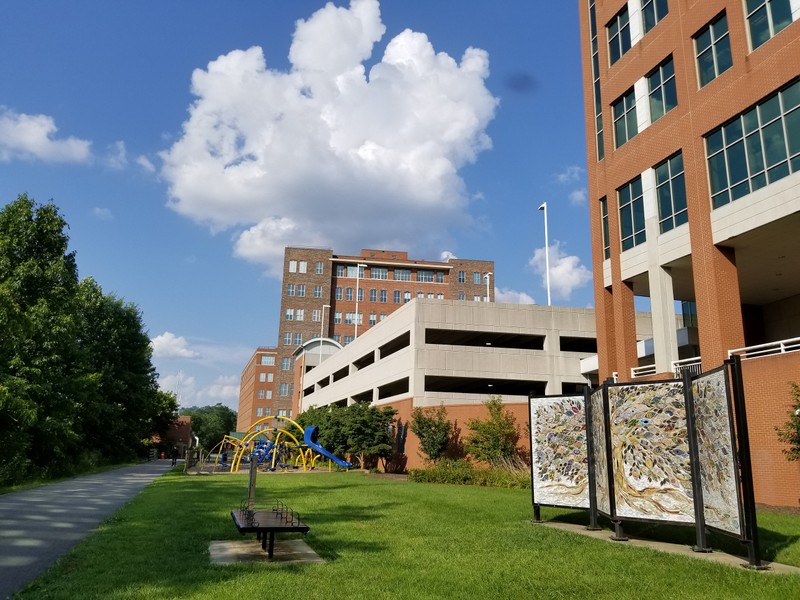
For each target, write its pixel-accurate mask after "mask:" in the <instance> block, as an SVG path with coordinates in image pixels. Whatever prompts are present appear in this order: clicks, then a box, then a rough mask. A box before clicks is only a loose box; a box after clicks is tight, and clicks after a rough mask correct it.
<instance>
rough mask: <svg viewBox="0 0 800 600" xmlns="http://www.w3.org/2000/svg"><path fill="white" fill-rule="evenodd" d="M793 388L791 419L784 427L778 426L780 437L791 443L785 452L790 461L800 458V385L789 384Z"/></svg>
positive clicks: (783, 440) (781, 439)
mask: <svg viewBox="0 0 800 600" xmlns="http://www.w3.org/2000/svg"><path fill="white" fill-rule="evenodd" d="M789 385H790V386H791V388H792V407H791V408H790V409H789V420H788V421H787V422H786V423H784V425H783V427H776V428H775V429H776V430H777V431H778V439H779V440H780V441H782V442H785V443H787V444H789V447H788V448H784V450H783V453H784V454H785V455H786V459H787V460H790V461H795V460H800V385H798V384H796V383H790V384H789Z"/></svg>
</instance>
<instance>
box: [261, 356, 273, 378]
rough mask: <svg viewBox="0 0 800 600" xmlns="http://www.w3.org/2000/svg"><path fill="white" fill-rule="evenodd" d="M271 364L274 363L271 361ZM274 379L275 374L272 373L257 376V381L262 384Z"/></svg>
mask: <svg viewBox="0 0 800 600" xmlns="http://www.w3.org/2000/svg"><path fill="white" fill-rule="evenodd" d="M273 358H274V357H273ZM273 363H274V361H273ZM274 378H275V374H274V373H259V374H258V380H259V381H260V382H261V383H264V382H265V381H272V380H273V379H274Z"/></svg>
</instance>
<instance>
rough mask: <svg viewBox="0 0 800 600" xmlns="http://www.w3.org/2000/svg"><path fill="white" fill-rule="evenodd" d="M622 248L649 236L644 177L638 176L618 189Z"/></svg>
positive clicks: (634, 244)
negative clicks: (646, 233)
mask: <svg viewBox="0 0 800 600" xmlns="http://www.w3.org/2000/svg"><path fill="white" fill-rule="evenodd" d="M617 194H618V196H619V221H620V236H621V242H622V250H623V251H625V250H629V249H630V248H633V247H634V246H638V245H639V244H641V243H643V242H644V241H645V240H646V239H647V238H646V236H645V230H644V198H643V196H642V178H641V177H637V178H636V179H634V180H633V181H631V182H630V183H629V184H627V185H625V186H623V187H621V188H620V189H619V190H617Z"/></svg>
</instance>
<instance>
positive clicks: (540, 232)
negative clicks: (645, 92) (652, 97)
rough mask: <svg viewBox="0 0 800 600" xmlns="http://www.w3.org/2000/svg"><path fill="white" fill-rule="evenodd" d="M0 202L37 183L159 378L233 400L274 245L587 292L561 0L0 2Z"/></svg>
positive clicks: (574, 12)
mask: <svg viewBox="0 0 800 600" xmlns="http://www.w3.org/2000/svg"><path fill="white" fill-rule="evenodd" d="M3 12H4V18H3V19H2V20H0V202H2V204H3V205H5V204H7V203H9V202H12V201H13V200H15V199H16V198H17V197H18V196H19V195H20V194H22V193H27V194H28V196H29V197H30V198H33V199H35V200H36V201H38V202H40V203H45V202H48V201H50V200H52V201H53V202H54V203H55V204H56V205H57V206H58V207H59V209H60V211H61V213H62V215H63V216H64V218H65V219H66V221H67V222H68V223H69V231H68V233H69V236H70V249H71V250H73V251H75V253H76V259H77V264H78V268H79V275H80V277H81V278H83V277H93V278H94V279H95V280H96V281H97V282H98V283H99V284H100V285H101V286H102V288H103V290H104V291H105V292H106V293H110V294H114V295H116V296H117V297H120V298H123V299H124V300H125V301H126V302H130V303H133V304H135V305H136V306H137V307H138V308H139V309H140V311H141V313H142V318H143V322H144V324H145V327H146V329H147V332H148V335H149V336H150V338H151V340H152V343H153V360H154V364H155V366H156V369H157V371H158V373H159V383H160V385H161V387H162V389H165V390H168V391H173V392H175V393H176V394H177V395H178V397H179V400H180V403H181V405H182V406H184V407H188V406H204V405H213V404H217V403H222V404H224V405H226V406H229V407H231V408H233V409H234V410H235V409H236V406H237V400H238V388H239V378H240V375H241V371H242V369H243V368H244V366H245V364H246V362H247V360H248V358H249V357H250V355H251V354H252V352H253V351H254V350H255V348H256V347H258V346H274V345H276V343H277V341H278V340H277V336H278V324H279V317H280V314H279V311H280V280H279V273H280V270H281V261H282V257H283V248H284V247H285V246H287V245H292V246H314V247H322V248H330V249H333V251H334V253H336V254H357V253H358V252H359V251H360V250H361V249H363V248H376V249H392V250H408V252H409V256H410V257H411V258H416V259H427V260H439V259H443V258H446V257H447V256H450V255H453V256H457V257H459V258H467V259H478V260H493V261H494V263H495V275H494V281H493V282H492V283H493V285H494V286H495V293H496V300H497V301H498V302H512V303H537V304H546V303H547V291H546V284H545V266H544V265H545V241H544V230H545V223H544V211H540V210H538V208H539V206H540V205H541V204H542V203H543V202H546V203H547V228H548V236H549V246H550V251H549V259H550V275H551V277H550V286H551V296H552V303H553V304H554V305H559V306H576V307H582V308H583V307H592V306H593V296H592V284H591V279H592V276H591V244H590V233H589V229H590V224H589V209H588V203H587V184H586V140H585V123H584V116H583V95H582V87H581V85H582V83H581V82H582V76H581V64H580V39H579V31H578V26H579V22H578V3H577V2H555V3H545V2H542V1H531V0H498V1H497V2H487V1H486V0H436V1H435V2H431V1H430V0H383V1H381V2H378V0H352V1H348V0H336V1H334V2H328V3H325V2H322V1H314V0H241V1H239V2H235V3H233V2H212V1H209V0H194V1H192V2H189V1H188V0H184V1H175V2H163V1H158V0H140V1H138V2H115V1H108V0H81V1H80V2H69V3H68V2H46V1H44V0H6V2H4V11H3Z"/></svg>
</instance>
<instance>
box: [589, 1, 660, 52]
mask: <svg viewBox="0 0 800 600" xmlns="http://www.w3.org/2000/svg"><path fill="white" fill-rule="evenodd" d="M592 8H594V0H590V9H592ZM631 9H633V10H631ZM668 13H669V5H668V3H667V0H633V1H632V2H628V3H627V4H626V5H625V6H624V7H623V8H622V10H620V11H619V12H618V13H617V14H616V15H614V18H613V19H611V22H610V23H608V25H606V33H607V35H608V59H609V62H610V63H611V64H612V65H613V64H614V63H615V62H617V61H618V60H619V59H620V58H622V56H623V55H624V54H625V53H626V52H627V51H628V50H630V49H631V47H632V46H633V45H634V44H635V43H636V42H638V41H639V39H640V38H641V37H642V36H643V35H644V34H646V33H647V32H649V31H650V30H651V29H653V27H655V26H656V25H657V24H658V23H659V21H661V20H662V19H663V18H664V17H666V16H667V14H668ZM631 14H634V15H636V17H635V18H634V19H631ZM592 25H595V24H594V21H593V22H592ZM595 27H596V25H595Z"/></svg>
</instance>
